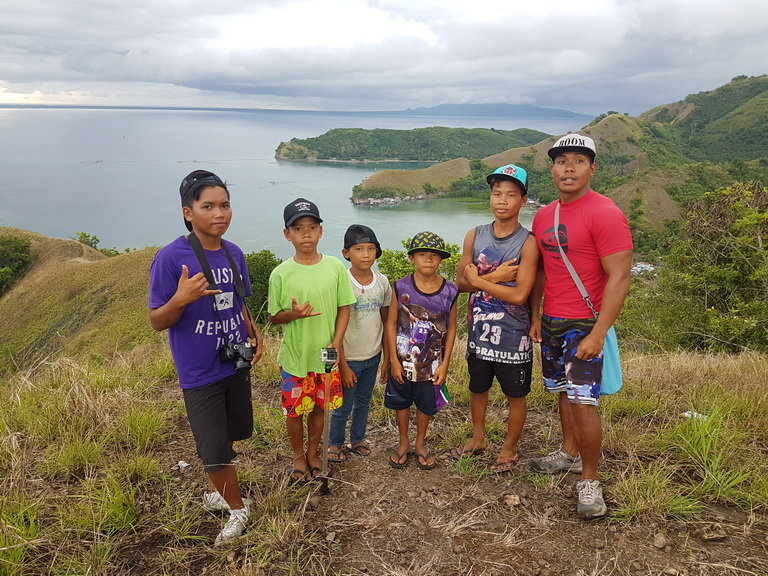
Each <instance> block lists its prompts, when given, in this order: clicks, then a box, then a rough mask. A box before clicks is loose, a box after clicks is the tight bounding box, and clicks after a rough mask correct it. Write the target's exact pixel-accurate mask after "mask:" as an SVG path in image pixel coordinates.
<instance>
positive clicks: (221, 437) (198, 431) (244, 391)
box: [182, 372, 253, 472]
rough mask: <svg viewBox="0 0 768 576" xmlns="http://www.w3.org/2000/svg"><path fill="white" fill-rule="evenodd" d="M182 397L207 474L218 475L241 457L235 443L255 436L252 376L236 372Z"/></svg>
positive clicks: (187, 389) (185, 392) (183, 391)
mask: <svg viewBox="0 0 768 576" xmlns="http://www.w3.org/2000/svg"><path fill="white" fill-rule="evenodd" d="M182 393H183V395H184V405H185V406H186V408H187V419H188V420H189V426H190V428H192V435H193V436H194V437H195V444H196V445H197V454H198V456H200V459H201V460H202V461H203V466H204V467H205V471H206V472H218V471H220V470H222V469H223V468H224V467H225V466H227V465H228V464H230V463H231V462H232V459H233V458H235V456H237V452H235V451H234V450H233V449H232V442H234V441H236V440H245V439H246V438H250V437H251V434H253V407H252V406H251V376H250V374H248V373H247V372H236V373H235V374H233V375H232V376H228V377H226V378H223V379H221V380H217V381H216V382H211V383H210V384H206V385H204V386H198V387H196V388H184V389H182Z"/></svg>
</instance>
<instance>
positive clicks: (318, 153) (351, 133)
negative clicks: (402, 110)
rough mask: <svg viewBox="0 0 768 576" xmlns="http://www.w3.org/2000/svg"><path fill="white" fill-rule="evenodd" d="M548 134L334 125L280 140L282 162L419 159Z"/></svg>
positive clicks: (502, 146) (490, 149) (479, 152)
mask: <svg viewBox="0 0 768 576" xmlns="http://www.w3.org/2000/svg"><path fill="white" fill-rule="evenodd" d="M548 136H549V134H546V133H544V132H539V131H537V130H531V129H528V128H518V129H516V130H496V129H494V128H446V127H444V126H433V127H430V128H415V129H413V130H388V129H382V128H377V129H374V130H365V129H362V128H336V129H334V130H330V131H328V132H326V133H325V134H322V135H321V136H317V137H314V138H305V139H298V138H293V139H292V140H290V141H289V142H281V143H280V146H278V148H277V150H276V152H275V156H276V158H278V159H281V160H335V161H347V162H348V161H389V160H400V161H419V162H435V161H441V160H450V159H453V158H462V157H466V158H480V157H483V156H488V155H489V154H495V153H497V152H501V151H503V150H507V149H509V148H515V147H518V146H527V145H529V144H535V143H536V142H540V141H541V140H543V139H544V138H547V137H548Z"/></svg>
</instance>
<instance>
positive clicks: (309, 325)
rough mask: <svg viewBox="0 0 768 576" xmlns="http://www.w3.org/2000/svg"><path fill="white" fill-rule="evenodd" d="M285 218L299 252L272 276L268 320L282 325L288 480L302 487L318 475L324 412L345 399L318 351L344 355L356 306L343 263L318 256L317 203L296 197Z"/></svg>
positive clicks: (334, 371)
mask: <svg viewBox="0 0 768 576" xmlns="http://www.w3.org/2000/svg"><path fill="white" fill-rule="evenodd" d="M283 218H284V221H285V230H283V234H284V235H285V238H286V240H288V241H289V242H291V243H292V244H293V246H294V248H295V250H296V253H295V254H294V256H293V258H290V259H288V260H286V261H285V262H283V263H282V264H280V265H279V266H277V267H276V268H275V269H274V270H273V271H272V274H271V275H270V277H269V302H268V307H269V314H270V318H269V319H270V321H271V322H272V323H273V324H283V325H284V326H285V327H284V333H283V340H282V343H281V345H280V352H279V353H278V356H277V361H278V364H279V365H280V376H281V378H282V408H283V414H285V416H286V428H287V431H288V438H289V440H290V442H291V448H292V450H293V471H292V472H291V480H292V481H294V482H300V481H303V480H306V479H314V478H317V477H318V476H319V475H320V473H321V461H320V458H319V456H318V448H319V446H320V439H321V436H322V433H323V410H324V409H329V410H333V409H334V408H338V407H339V406H341V403H342V401H343V400H342V398H343V396H342V390H341V378H340V376H339V371H338V369H337V366H336V365H334V367H333V369H332V370H331V372H330V373H329V374H325V364H324V363H323V362H322V361H321V360H320V352H321V349H322V348H326V347H333V348H336V349H337V350H338V351H339V352H341V353H342V354H343V348H342V345H343V341H344V333H345V332H346V330H347V324H348V322H349V305H350V304H352V303H354V302H355V295H354V293H353V291H352V285H351V284H350V282H349V278H348V277H347V270H346V268H345V267H344V264H342V263H341V260H339V259H338V258H334V257H331V256H325V255H323V254H320V253H319V252H318V251H317V245H318V243H319V242H320V238H322V236H323V227H322V224H321V223H322V221H323V220H322V219H321V218H320V212H319V210H318V208H317V205H316V204H315V203H314V202H311V201H309V200H305V199H304V198H297V199H296V200H294V201H293V202H291V203H290V204H288V205H287V206H286V207H285V209H284V210H283ZM324 378H329V379H330V397H329V398H325V385H324V383H325V380H324ZM304 414H306V415H307V445H306V449H305V447H304V419H303V416H304Z"/></svg>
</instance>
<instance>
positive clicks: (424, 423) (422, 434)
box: [414, 408, 435, 466]
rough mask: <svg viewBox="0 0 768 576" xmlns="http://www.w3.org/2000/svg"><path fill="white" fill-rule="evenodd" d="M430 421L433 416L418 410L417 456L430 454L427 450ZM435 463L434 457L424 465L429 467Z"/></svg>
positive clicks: (424, 462)
mask: <svg viewBox="0 0 768 576" xmlns="http://www.w3.org/2000/svg"><path fill="white" fill-rule="evenodd" d="M430 420H431V416H427V415H426V414H424V412H422V411H421V410H419V409H418V408H417V409H416V443H415V444H414V450H415V451H416V454H422V455H424V456H426V455H427V454H428V453H429V452H428V450H427V427H428V426H429V421H430ZM434 463H435V459H434V458H433V457H432V456H430V457H429V458H428V459H427V460H425V461H423V462H422V464H426V465H427V466H431V465H432V464H434Z"/></svg>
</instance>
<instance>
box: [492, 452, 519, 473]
mask: <svg viewBox="0 0 768 576" xmlns="http://www.w3.org/2000/svg"><path fill="white" fill-rule="evenodd" d="M519 463H520V456H515V457H514V458H511V459H510V460H504V461H503V462H496V463H495V464H494V465H493V466H491V472H493V473H494V474H504V473H505V472H511V471H512V470H514V468H515V467H516V466H517V465H518V464H519Z"/></svg>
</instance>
